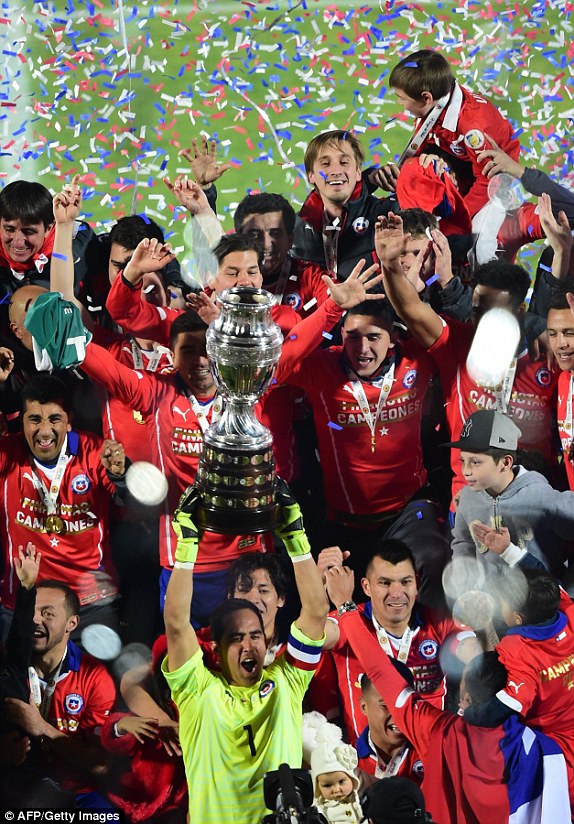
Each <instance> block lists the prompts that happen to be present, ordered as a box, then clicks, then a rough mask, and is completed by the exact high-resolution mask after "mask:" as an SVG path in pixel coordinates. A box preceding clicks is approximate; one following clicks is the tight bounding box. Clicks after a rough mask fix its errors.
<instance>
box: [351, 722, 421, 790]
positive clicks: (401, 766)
mask: <svg viewBox="0 0 574 824" xmlns="http://www.w3.org/2000/svg"><path fill="white" fill-rule="evenodd" d="M355 749H356V750H357V755H358V756H359V764H358V769H359V770H360V771H361V772H362V773H363V774H364V775H362V776H361V778H362V786H363V788H364V787H369V786H370V785H371V784H373V783H374V782H375V781H378V779H379V778H387V777H389V776H388V775H387V770H388V768H389V764H384V763H382V762H381V760H380V758H379V756H378V754H377V751H376V750H375V746H374V744H373V742H372V741H371V739H370V736H369V728H368V727H366V729H364V730H363V732H362V733H361V735H360V737H359V739H358V741H357V743H356V744H355ZM391 775H396V776H399V777H400V778H410V779H411V781H414V782H415V783H416V784H419V785H420V784H422V782H423V778H424V775H425V769H424V765H423V762H422V761H421V759H420V757H419V755H418V753H417V752H416V751H415V750H414V749H413V747H412V745H411V744H406V745H405V747H404V748H403V750H402V752H401V754H400V758H399V762H398V764H397V765H394V767H393V769H392V772H391Z"/></svg>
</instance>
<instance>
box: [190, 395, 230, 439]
mask: <svg viewBox="0 0 574 824" xmlns="http://www.w3.org/2000/svg"><path fill="white" fill-rule="evenodd" d="M187 397H188V400H189V402H190V404H191V408H192V409H193V412H194V414H195V417H196V418H197V420H198V423H199V425H200V427H201V431H202V432H203V434H204V435H205V433H206V431H207V429H208V428H209V426H210V424H212V423H215V422H216V421H218V420H219V419H220V417H221V412H222V410H223V398H222V397H221V395H215V397H214V398H213V400H212V401H211V403H209V404H206V405H205V406H204V407H203V408H202V406H201V404H200V403H199V401H198V400H197V398H196V397H195V395H191V394H190V395H188V396H187ZM210 410H211V421H208V420H207V416H208V415H209V411H210Z"/></svg>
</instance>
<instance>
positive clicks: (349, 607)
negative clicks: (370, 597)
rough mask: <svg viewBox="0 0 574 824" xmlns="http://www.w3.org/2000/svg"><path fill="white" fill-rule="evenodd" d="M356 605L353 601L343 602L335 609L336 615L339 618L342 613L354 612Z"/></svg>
mask: <svg viewBox="0 0 574 824" xmlns="http://www.w3.org/2000/svg"><path fill="white" fill-rule="evenodd" d="M356 611H357V605H356V603H355V602H354V601H345V602H344V603H343V604H341V606H340V607H337V615H338V616H339V618H340V617H341V615H342V614H343V613H344V612H356Z"/></svg>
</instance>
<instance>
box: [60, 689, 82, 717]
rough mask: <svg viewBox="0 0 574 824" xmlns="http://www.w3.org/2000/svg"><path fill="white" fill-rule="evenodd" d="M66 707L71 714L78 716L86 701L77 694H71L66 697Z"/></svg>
mask: <svg viewBox="0 0 574 824" xmlns="http://www.w3.org/2000/svg"><path fill="white" fill-rule="evenodd" d="M64 706H65V707H66V710H67V711H68V712H69V713H71V714H72V715H77V714H78V713H79V712H81V711H82V709H83V706H84V699H83V698H82V696H81V695H79V694H78V693H77V692H71V693H70V694H69V695H66V700H65V701H64Z"/></svg>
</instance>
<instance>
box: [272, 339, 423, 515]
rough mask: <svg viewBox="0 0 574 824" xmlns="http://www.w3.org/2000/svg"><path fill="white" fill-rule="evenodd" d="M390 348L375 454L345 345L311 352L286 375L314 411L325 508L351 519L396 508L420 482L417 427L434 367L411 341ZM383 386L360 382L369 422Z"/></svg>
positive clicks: (419, 441)
mask: <svg viewBox="0 0 574 824" xmlns="http://www.w3.org/2000/svg"><path fill="white" fill-rule="evenodd" d="M394 351H395V353H396V354H395V362H396V365H395V375H394V380H393V383H392V386H391V390H390V392H389V395H388V397H387V400H386V403H385V404H384V405H383V407H382V409H381V410H380V413H379V416H378V418H377V422H376V427H375V436H374V437H375V451H374V452H373V451H372V443H371V430H370V428H369V425H368V423H367V421H366V420H365V416H364V415H363V413H362V412H361V407H360V405H359V403H358V401H357V400H356V398H355V396H354V395H353V391H352V388H351V382H352V381H351V378H349V376H348V374H347V371H346V368H345V361H344V359H343V347H341V346H334V347H332V348H331V349H328V350H318V351H316V352H313V353H312V354H311V355H310V356H309V357H307V358H305V360H303V361H300V362H299V364H298V365H297V366H296V367H295V369H294V371H293V372H291V373H290V374H289V376H288V378H287V380H288V381H289V382H290V383H294V384H296V385H297V386H301V387H302V388H303V389H304V390H305V392H306V393H307V396H308V398H309V402H310V403H311V406H312V408H313V416H314V418H315V428H316V430H317V438H318V441H319V454H320V457H321V467H322V470H323V481H324V486H325V498H326V501H327V505H328V506H329V508H330V509H331V510H335V511H337V512H342V513H352V514H357V515H373V514H375V513H379V512H388V511H390V512H392V511H395V510H400V509H402V507H404V506H405V504H406V503H407V502H408V501H409V500H410V499H411V498H412V496H413V495H414V494H415V492H417V491H418V490H419V489H420V488H421V487H422V486H423V485H424V484H425V482H426V479H427V473H426V469H425V468H424V466H423V459H422V448H421V439H420V428H421V416H422V411H423V398H424V395H425V393H426V391H427V388H428V385H429V382H430V378H431V375H432V373H433V372H434V371H435V369H434V366H433V365H432V361H431V359H430V358H429V357H428V356H427V354H426V352H424V350H422V349H421V347H420V346H418V345H417V344H416V343H415V342H414V341H407V342H406V344H404V345H403V344H397V346H396V347H395V350H394ZM382 383H384V381H383V382H382ZM382 383H381V381H377V382H376V383H368V382H366V381H361V384H362V386H363V387H364V390H365V396H366V400H367V403H368V405H369V409H370V412H371V416H372V417H373V418H374V416H375V415H376V411H377V404H378V401H379V397H380V394H381V387H382Z"/></svg>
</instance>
